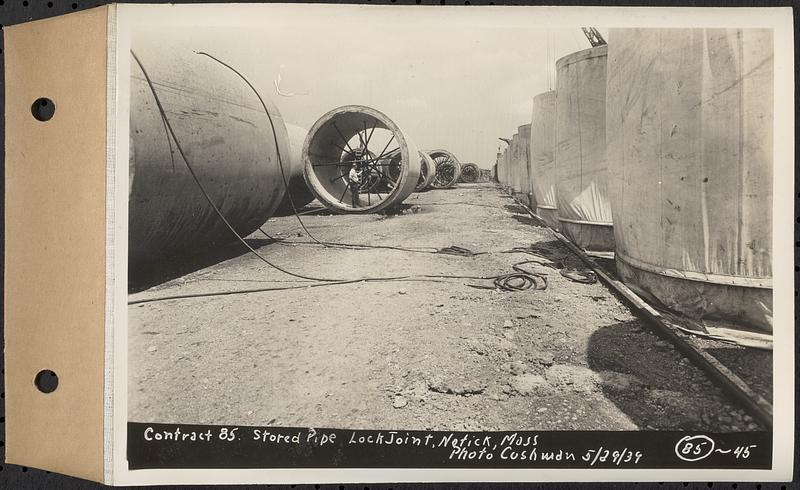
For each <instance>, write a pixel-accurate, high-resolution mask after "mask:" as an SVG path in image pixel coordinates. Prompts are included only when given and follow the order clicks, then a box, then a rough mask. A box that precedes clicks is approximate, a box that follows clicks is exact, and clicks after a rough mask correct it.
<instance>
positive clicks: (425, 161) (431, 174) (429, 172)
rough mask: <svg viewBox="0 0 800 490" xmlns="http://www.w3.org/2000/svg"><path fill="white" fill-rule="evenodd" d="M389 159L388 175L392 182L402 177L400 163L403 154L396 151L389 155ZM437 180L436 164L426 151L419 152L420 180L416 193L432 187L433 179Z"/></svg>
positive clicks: (415, 189)
mask: <svg viewBox="0 0 800 490" xmlns="http://www.w3.org/2000/svg"><path fill="white" fill-rule="evenodd" d="M388 157H389V159H388V161H389V167H388V169H387V170H388V172H387V175H388V176H389V178H390V179H392V180H397V178H398V177H399V175H400V169H401V165H400V161H401V154H400V152H399V151H394V152H392V153H391V154H390V155H388ZM435 178H436V163H435V162H434V161H433V159H432V158H431V157H430V156H428V154H427V153H425V152H424V151H420V152H419V180H418V181H417V186H416V187H415V188H414V191H416V192H420V191H424V190H425V189H427V188H428V187H430V186H431V184H432V183H433V179H435Z"/></svg>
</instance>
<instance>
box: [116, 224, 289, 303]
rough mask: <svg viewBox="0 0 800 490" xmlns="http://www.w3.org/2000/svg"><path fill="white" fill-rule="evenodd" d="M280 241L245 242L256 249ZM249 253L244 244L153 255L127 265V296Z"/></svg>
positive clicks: (264, 239) (262, 239)
mask: <svg viewBox="0 0 800 490" xmlns="http://www.w3.org/2000/svg"><path fill="white" fill-rule="evenodd" d="M276 241H277V240H270V239H266V238H248V239H245V242H247V244H248V245H250V246H251V247H253V248H254V249H256V250H257V249H258V248H259V247H263V246H265V245H270V244H272V243H275V242H276ZM247 253H250V251H249V250H248V249H247V247H245V246H244V245H243V244H242V243H241V242H233V243H227V244H223V245H220V244H216V245H215V244H209V245H208V246H207V247H203V248H201V249H197V250H192V251H191V252H188V253H175V254H171V255H152V256H150V257H148V258H147V259H146V260H139V261H138V262H130V261H129V262H128V294H133V293H138V292H140V291H144V290H145V289H149V288H151V287H153V286H157V285H159V284H163V283H165V282H168V281H171V280H173V279H177V278H178V277H181V276H185V275H186V274H191V273H192V272H196V271H198V270H201V269H204V268H206V267H210V266H212V265H214V264H218V263H220V262H222V261H225V260H229V259H232V258H235V257H239V256H241V255H244V254H247Z"/></svg>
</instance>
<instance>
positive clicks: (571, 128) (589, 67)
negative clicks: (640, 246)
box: [555, 45, 614, 252]
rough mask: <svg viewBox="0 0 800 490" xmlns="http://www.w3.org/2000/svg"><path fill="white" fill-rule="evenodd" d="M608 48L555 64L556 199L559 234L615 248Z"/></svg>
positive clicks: (588, 244) (584, 245)
mask: <svg viewBox="0 0 800 490" xmlns="http://www.w3.org/2000/svg"><path fill="white" fill-rule="evenodd" d="M607 53H608V46H607V45H603V46H597V47H595V48H590V49H586V50H583V51H578V52H577V53H572V54H570V55H568V56H565V57H563V58H561V59H559V60H558V61H557V62H556V91H557V93H558V97H557V98H556V151H555V161H556V163H555V165H556V187H557V192H556V198H557V199H558V220H559V222H560V228H561V232H562V233H563V234H564V235H565V236H566V237H567V238H569V239H570V241H572V242H573V243H574V244H575V245H577V246H579V247H581V248H583V249H586V250H594V251H603V252H608V251H613V250H614V228H613V223H612V219H611V203H610V201H609V196H608V186H607V180H608V178H607V177H608V176H607V173H608V172H607V170H608V167H607V164H606V158H605V157H606V58H607V56H606V55H607Z"/></svg>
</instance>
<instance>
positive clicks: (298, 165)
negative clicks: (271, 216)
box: [275, 123, 314, 215]
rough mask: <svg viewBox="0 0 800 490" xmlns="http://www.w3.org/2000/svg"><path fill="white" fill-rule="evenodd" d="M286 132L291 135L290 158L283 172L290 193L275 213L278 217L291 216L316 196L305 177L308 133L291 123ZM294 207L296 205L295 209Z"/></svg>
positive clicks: (285, 196) (284, 197) (284, 165)
mask: <svg viewBox="0 0 800 490" xmlns="http://www.w3.org/2000/svg"><path fill="white" fill-rule="evenodd" d="M286 131H287V132H288V134H289V158H287V159H285V160H284V162H283V172H284V176H285V177H286V181H287V183H288V188H289V192H288V193H285V195H284V196H283V200H282V201H281V204H280V205H279V206H278V209H277V210H276V211H275V214H278V215H290V214H292V213H294V211H295V210H296V209H300V208H302V207H303V206H305V205H306V204H308V203H310V202H311V201H313V200H314V194H313V193H312V192H311V189H309V188H308V184H306V179H305V176H304V175H303V166H304V165H303V143H304V142H305V140H306V136H308V131H306V130H305V129H304V128H301V127H300V126H295V125H294V124H289V123H286ZM287 160H288V165H287ZM290 196H291V200H290V198H289V197H290ZM292 205H294V208H293V207H292Z"/></svg>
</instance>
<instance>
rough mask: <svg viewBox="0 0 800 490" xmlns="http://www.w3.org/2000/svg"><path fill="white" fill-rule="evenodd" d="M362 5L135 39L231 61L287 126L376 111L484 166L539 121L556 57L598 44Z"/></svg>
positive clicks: (467, 16)
mask: <svg viewBox="0 0 800 490" xmlns="http://www.w3.org/2000/svg"><path fill="white" fill-rule="evenodd" d="M363 7H364V8H358V7H356V8H353V6H350V8H346V9H336V8H331V6H327V7H325V6H315V5H304V6H295V7H292V8H284V9H281V8H277V9H271V10H264V11H263V12H264V13H263V14H262V15H261V16H259V18H258V19H257V21H256V22H253V19H250V22H248V23H247V25H246V26H237V27H219V26H194V27H191V28H187V27H176V28H173V29H164V28H159V29H154V28H137V29H136V30H134V32H133V35H132V42H133V45H134V46H135V45H136V43H137V40H138V41H144V42H148V43H150V42H157V43H158V44H159V45H161V46H163V48H162V49H186V50H195V51H200V50H202V51H206V52H208V53H210V54H212V55H214V56H216V57H218V58H220V59H222V60H223V61H225V62H226V63H228V64H230V65H231V66H233V67H235V68H236V69H237V70H238V71H240V72H241V73H242V74H244V75H245V76H246V77H247V78H248V79H249V80H250V81H251V83H253V85H255V87H256V88H257V89H258V90H259V92H260V93H261V94H262V96H263V95H267V96H269V97H270V98H271V99H272V101H273V102H274V103H275V104H276V105H277V106H278V109H279V110H280V111H281V114H282V115H283V117H284V119H285V120H286V121H287V122H289V123H292V124H296V125H298V126H301V127H303V128H306V129H308V128H310V127H311V126H312V125H313V124H314V122H315V121H316V120H317V119H318V118H319V117H320V116H321V115H323V114H324V113H326V112H328V111H329V110H331V109H333V108H335V107H338V106H342V105H349V104H358V105H367V106H370V107H373V108H375V109H377V110H380V111H382V112H384V113H385V114H386V115H387V116H389V117H390V118H391V119H392V120H394V121H395V122H396V123H397V124H398V125H399V126H400V127H401V129H402V130H403V132H404V133H405V134H407V135H409V136H410V137H411V139H412V140H413V141H414V142H415V143H416V145H417V147H418V148H420V149H436V148H443V149H446V150H448V151H450V152H451V153H454V154H455V155H456V157H457V158H458V159H459V160H460V161H461V162H473V163H476V164H478V165H479V166H480V167H482V168H491V166H492V165H493V164H494V162H495V157H496V153H497V149H498V146H504V143H501V142H500V141H499V140H498V137H511V136H512V135H513V134H514V133H515V132H516V131H517V127H518V126H521V125H523V124H528V123H530V122H531V111H532V98H533V96H534V95H537V94H539V93H542V92H545V91H547V90H548V89H551V88H554V87H555V61H556V60H557V59H558V58H560V57H562V56H565V55H567V54H570V53H572V52H575V51H580V50H583V49H587V48H589V47H590V44H589V42H588V40H587V39H586V37H585V36H584V35H583V32H582V31H581V29H580V26H575V27H574V28H558V29H543V28H541V27H532V26H530V25H529V24H527V23H526V22H522V21H520V16H519V14H520V10H519V8H508V9H501V10H500V11H494V10H493V11H491V15H483V13H482V12H483V10H482V9H480V8H459V9H443V8H442V9H440V8H428V9H425V8H413V9H407V8H393V7H388V8H375V7H367V6H363ZM262 17H263V19H262ZM540 24H541V23H540ZM600 31H601V32H602V33H603V34H606V32H607V31H606V30H605V29H602V28H600ZM278 79H280V83H279V88H280V92H281V93H282V94H284V95H281V94H280V93H278V91H277V90H276V86H275V81H276V80H278Z"/></svg>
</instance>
